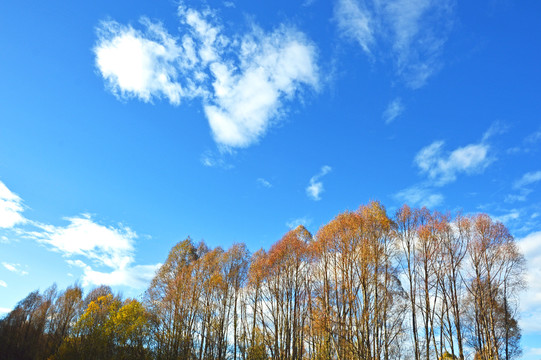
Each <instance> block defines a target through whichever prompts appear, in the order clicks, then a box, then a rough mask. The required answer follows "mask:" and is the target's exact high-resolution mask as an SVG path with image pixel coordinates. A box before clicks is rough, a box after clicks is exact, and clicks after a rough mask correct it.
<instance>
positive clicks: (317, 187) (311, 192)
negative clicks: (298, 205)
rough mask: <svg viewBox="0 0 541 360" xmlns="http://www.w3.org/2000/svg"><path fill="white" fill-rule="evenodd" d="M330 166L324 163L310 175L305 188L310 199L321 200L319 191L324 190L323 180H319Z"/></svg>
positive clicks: (329, 169) (328, 170)
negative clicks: (317, 170)
mask: <svg viewBox="0 0 541 360" xmlns="http://www.w3.org/2000/svg"><path fill="white" fill-rule="evenodd" d="M331 170H332V168H331V167H330V166H328V165H325V166H323V167H322V168H321V171H320V172H319V173H318V174H317V175H314V176H312V178H311V179H310V182H309V184H308V187H307V188H306V194H307V195H308V196H309V197H310V198H312V200H315V201H319V200H321V193H322V192H323V191H324V188H323V182H321V181H319V179H321V178H322V177H323V176H325V175H327V174H328V173H329V172H330V171H331Z"/></svg>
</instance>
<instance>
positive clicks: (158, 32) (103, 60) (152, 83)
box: [94, 19, 187, 104]
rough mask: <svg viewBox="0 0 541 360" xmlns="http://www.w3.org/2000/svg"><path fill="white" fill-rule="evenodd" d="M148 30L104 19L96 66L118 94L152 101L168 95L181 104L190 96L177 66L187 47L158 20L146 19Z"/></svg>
mask: <svg viewBox="0 0 541 360" xmlns="http://www.w3.org/2000/svg"><path fill="white" fill-rule="evenodd" d="M142 23H143V25H144V26H145V27H146V31H145V32H141V31H137V30H135V29H133V28H132V27H131V26H123V25H120V24H119V23H117V22H114V21H104V22H102V23H101V24H100V27H99V29H98V45H96V47H95V48H94V53H95V55H96V66H97V67H98V69H99V71H100V72H101V75H102V76H103V78H104V79H105V80H106V82H107V84H108V86H109V88H110V90H111V91H112V92H113V93H114V94H115V95H117V96H119V97H125V98H130V97H137V98H139V99H141V100H143V101H145V102H149V101H151V100H152V98H153V97H158V98H159V97H162V96H164V97H166V98H167V99H169V101H170V102H171V103H172V104H179V103H180V99H181V98H182V97H183V96H187V94H186V92H185V91H184V90H183V88H182V86H181V85H180V83H178V82H177V76H178V72H177V69H176V67H175V63H176V62H177V59H178V58H180V57H181V56H184V49H183V48H182V47H181V46H179V45H178V44H177V42H176V40H175V39H174V38H173V37H171V36H170V35H169V34H168V33H167V32H166V31H165V29H164V28H163V27H162V26H161V25H160V24H157V23H151V22H150V21H149V20H146V19H143V20H142Z"/></svg>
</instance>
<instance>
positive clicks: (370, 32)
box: [334, 0, 453, 89]
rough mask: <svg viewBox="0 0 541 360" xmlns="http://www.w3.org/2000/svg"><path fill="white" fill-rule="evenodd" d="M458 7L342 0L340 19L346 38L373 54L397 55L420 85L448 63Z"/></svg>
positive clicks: (423, 1)
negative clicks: (448, 44) (449, 36)
mask: <svg viewBox="0 0 541 360" xmlns="http://www.w3.org/2000/svg"><path fill="white" fill-rule="evenodd" d="M452 8H453V1H451V0H438V1H436V0H336V2H335V9H334V17H335V20H336V22H337V25H338V29H339V31H340V33H341V34H342V35H343V36H345V37H346V38H349V39H351V40H353V41H355V42H357V43H358V44H359V46H360V47H361V48H362V49H363V50H364V51H365V52H366V53H367V54H369V55H370V57H371V58H374V57H375V56H376V55H381V56H383V57H384V58H392V59H393V62H394V64H395V67H396V71H397V73H398V75H399V76H401V77H402V78H403V79H404V81H405V82H406V84H408V85H409V86H410V87H411V88H414V89H415V88H419V87H421V86H423V85H424V84H425V83H426V81H427V79H428V78H429V77H430V76H431V75H433V74H434V73H435V72H436V71H437V70H438V69H439V68H440V67H441V65H442V64H441V60H440V58H441V53H442V51H443V46H444V44H445V42H446V39H447V34H448V32H449V29H450V27H451V25H452V16H450V14H451V13H452Z"/></svg>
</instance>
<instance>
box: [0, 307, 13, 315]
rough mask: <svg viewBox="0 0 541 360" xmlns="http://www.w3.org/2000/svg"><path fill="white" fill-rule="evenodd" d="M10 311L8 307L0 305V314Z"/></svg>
mask: <svg viewBox="0 0 541 360" xmlns="http://www.w3.org/2000/svg"><path fill="white" fill-rule="evenodd" d="M9 312H11V309H10V308H5V307H0V314H7V313H9Z"/></svg>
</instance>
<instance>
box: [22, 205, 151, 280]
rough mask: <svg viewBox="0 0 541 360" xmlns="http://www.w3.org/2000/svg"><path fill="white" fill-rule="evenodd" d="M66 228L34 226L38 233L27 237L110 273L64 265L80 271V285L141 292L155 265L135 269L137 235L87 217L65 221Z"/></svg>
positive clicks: (75, 262) (74, 263) (81, 264)
mask: <svg viewBox="0 0 541 360" xmlns="http://www.w3.org/2000/svg"><path fill="white" fill-rule="evenodd" d="M66 220H68V221H69V225H67V226H64V227H62V226H52V225H38V226H39V227H40V229H41V230H40V231H35V232H32V233H29V234H30V235H31V236H32V237H34V238H35V239H36V240H38V241H40V242H42V243H45V244H48V245H49V246H51V247H52V249H53V250H55V251H58V252H60V253H61V254H62V255H63V256H65V257H68V258H72V257H77V256H83V257H85V258H87V259H89V260H91V261H93V263H94V265H96V266H99V267H105V268H108V269H110V270H111V271H110V272H101V271H96V270H94V269H93V268H92V266H90V265H88V264H87V263H85V262H84V261H82V260H80V259H75V260H71V259H68V260H67V263H68V264H70V265H72V266H77V267H80V268H82V269H83V284H84V285H88V284H95V285H101V284H105V285H125V286H130V287H134V288H141V287H143V286H145V285H146V284H148V280H150V279H151V278H152V276H153V275H154V272H155V269H156V267H157V265H136V266H133V262H134V241H135V239H136V238H137V234H136V233H135V232H134V231H133V230H131V229H130V228H128V227H125V226H122V225H119V226H118V227H117V228H115V227H111V226H104V225H101V224H98V223H96V222H95V221H93V219H92V218H91V217H90V216H89V215H82V216H80V217H72V218H67V219H66Z"/></svg>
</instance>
